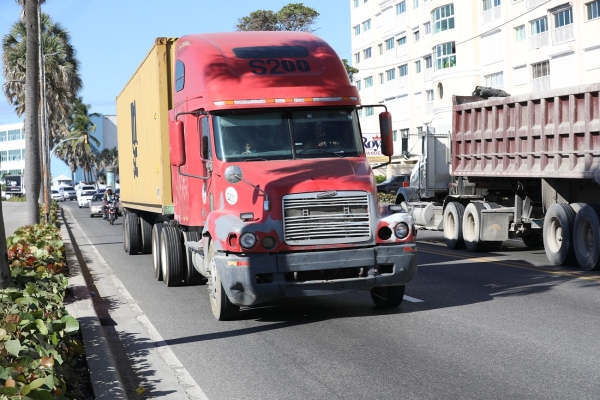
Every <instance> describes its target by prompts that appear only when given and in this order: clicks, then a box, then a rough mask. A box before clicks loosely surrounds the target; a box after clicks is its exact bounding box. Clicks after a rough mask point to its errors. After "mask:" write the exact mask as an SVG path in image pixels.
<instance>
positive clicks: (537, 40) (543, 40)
mask: <svg viewBox="0 0 600 400" xmlns="http://www.w3.org/2000/svg"><path fill="white" fill-rule="evenodd" d="M548 38H549V37H548V31H546V32H541V33H538V34H537V35H531V36H530V37H529V50H530V51H532V50H537V49H539V48H541V47H546V46H548Z"/></svg>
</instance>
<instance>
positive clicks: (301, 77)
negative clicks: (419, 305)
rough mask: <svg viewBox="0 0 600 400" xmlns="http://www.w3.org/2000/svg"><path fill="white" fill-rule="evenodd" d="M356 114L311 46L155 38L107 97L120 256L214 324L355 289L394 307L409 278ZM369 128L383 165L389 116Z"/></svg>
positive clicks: (411, 264) (356, 104) (243, 38)
mask: <svg viewBox="0 0 600 400" xmlns="http://www.w3.org/2000/svg"><path fill="white" fill-rule="evenodd" d="M360 107H361V105H360V101H359V95H358V92H357V90H356V87H355V86H353V85H352V84H351V83H350V80H349V78H348V75H347V73H346V70H345V69H344V66H343V64H342V62H341V61H340V59H339V57H338V56H337V54H336V53H335V51H334V50H333V49H332V48H331V47H330V46H329V45H328V44H327V43H325V42H324V41H323V40H321V39H319V38H318V37H316V36H314V35H312V34H309V33H304V32H231V33H212V34H197V35H188V36H184V37H182V38H179V39H168V38H158V39H156V41H155V45H154V46H153V47H152V49H151V50H150V52H149V53H148V55H147V56H146V58H145V59H144V61H143V62H142V63H141V65H140V66H139V68H138V69H137V71H136V72H135V74H134V75H133V76H132V78H131V79H130V80H129V82H128V83H127V84H126V86H125V88H124V89H123V90H122V92H121V93H120V94H119V96H118V97H117V115H118V121H119V124H118V140H119V166H120V179H121V181H120V183H121V201H122V205H123V207H124V210H125V218H124V222H123V246H124V249H125V251H126V252H127V253H129V254H137V253H152V255H153V264H154V275H155V277H156V279H158V280H164V282H165V284H166V285H167V286H179V285H196V284H203V283H204V282H206V281H208V282H207V284H208V289H209V293H210V303H211V308H212V312H213V314H214V316H215V318H217V319H218V320H230V319H235V318H236V316H237V314H238V311H239V308H240V306H253V305H257V304H263V303H266V302H272V301H275V300H278V299H282V298H290V297H302V296H315V295H326V294H336V293H347V292H353V291H358V290H370V292H371V297H372V298H373V301H374V302H375V304H376V305H377V306H379V307H394V306H398V305H399V304H400V302H401V301H402V298H403V296H404V288H405V285H406V284H407V283H408V282H409V281H410V280H411V279H412V278H413V277H414V276H415V274H416V266H417V252H416V245H415V231H414V227H413V220H412V217H411V216H410V215H408V213H406V212H403V211H402V210H401V208H400V207H398V206H395V205H394V206H391V207H387V208H385V207H383V206H382V205H380V204H379V202H378V198H377V191H376V186H375V179H374V177H373V173H372V170H371V167H370V165H369V163H368V161H367V158H366V156H365V152H364V149H363V145H362V140H361V131H360V125H359V121H358V113H357V110H358V109H359V108H360ZM379 118H380V126H381V131H382V132H381V135H382V142H383V147H384V151H383V152H384V154H385V155H386V156H391V155H392V153H393V149H392V146H393V142H392V136H391V115H390V114H389V113H388V112H382V113H381V114H380V116H379ZM127 149H129V150H127Z"/></svg>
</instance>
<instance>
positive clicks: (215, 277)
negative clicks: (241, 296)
mask: <svg viewBox="0 0 600 400" xmlns="http://www.w3.org/2000/svg"><path fill="white" fill-rule="evenodd" d="M215 254H216V251H215V246H214V245H213V243H212V242H211V243H210V245H209V247H208V254H207V260H208V272H209V274H210V277H209V279H208V285H209V292H208V293H209V300H210V308H211V309H212V313H213V315H214V317H215V318H216V319H217V320H218V321H231V320H234V319H236V318H237V315H238V312H239V311H240V306H236V305H235V304H233V303H232V302H231V300H229V298H228V297H227V294H226V293H225V289H223V284H222V283H221V277H220V276H219V271H218V269H217V265H216V264H215Z"/></svg>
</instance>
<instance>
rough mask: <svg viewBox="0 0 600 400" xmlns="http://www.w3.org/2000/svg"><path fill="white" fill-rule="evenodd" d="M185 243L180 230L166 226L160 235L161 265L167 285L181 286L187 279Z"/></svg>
mask: <svg viewBox="0 0 600 400" xmlns="http://www.w3.org/2000/svg"><path fill="white" fill-rule="evenodd" d="M182 246H183V242H182V241H181V232H180V231H179V228H176V227H174V226H171V225H165V226H164V227H163V230H162V232H161V234H160V265H161V266H162V275H163V281H164V282H165V285H167V286H168V287H174V286H181V285H182V284H183V280H184V278H185V259H184V257H183V248H182Z"/></svg>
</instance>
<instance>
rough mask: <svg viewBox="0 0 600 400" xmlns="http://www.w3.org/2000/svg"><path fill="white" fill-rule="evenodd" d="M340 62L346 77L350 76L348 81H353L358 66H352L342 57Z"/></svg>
mask: <svg viewBox="0 0 600 400" xmlns="http://www.w3.org/2000/svg"><path fill="white" fill-rule="evenodd" d="M342 64H344V68H346V72H347V73H348V78H350V82H354V74H358V68H354V67H353V66H351V65H350V64H348V60H346V59H345V58H342Z"/></svg>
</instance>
